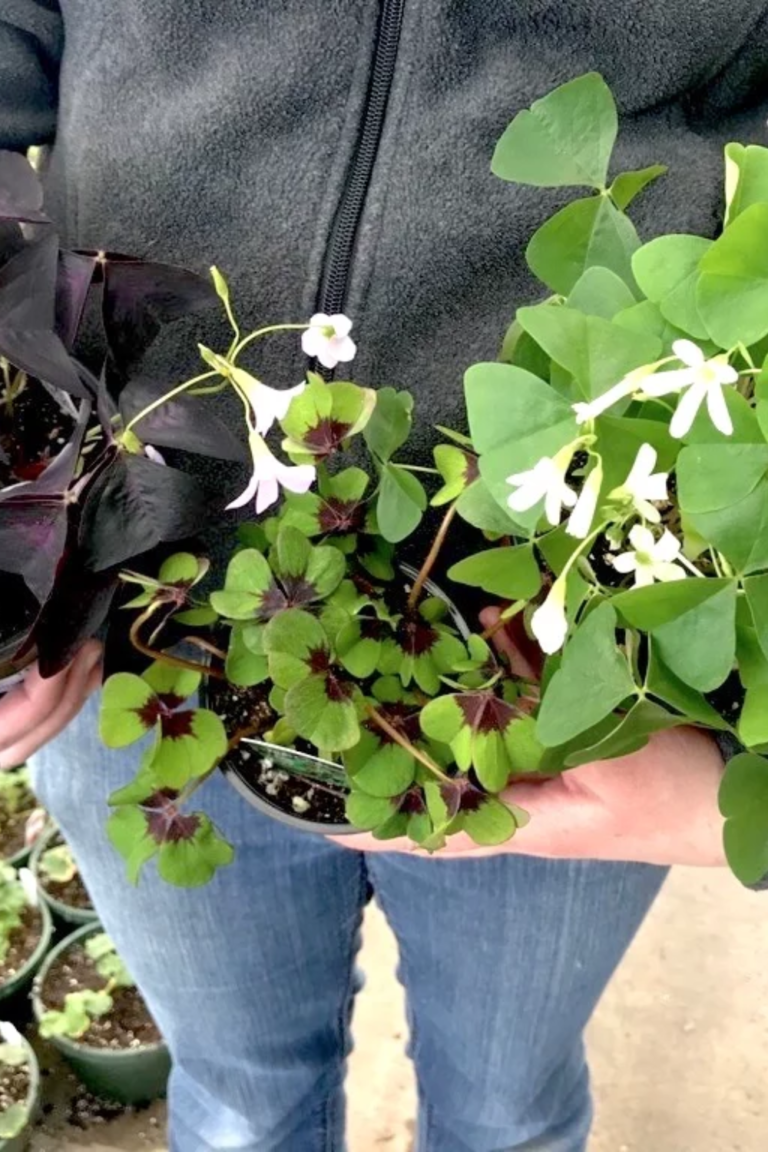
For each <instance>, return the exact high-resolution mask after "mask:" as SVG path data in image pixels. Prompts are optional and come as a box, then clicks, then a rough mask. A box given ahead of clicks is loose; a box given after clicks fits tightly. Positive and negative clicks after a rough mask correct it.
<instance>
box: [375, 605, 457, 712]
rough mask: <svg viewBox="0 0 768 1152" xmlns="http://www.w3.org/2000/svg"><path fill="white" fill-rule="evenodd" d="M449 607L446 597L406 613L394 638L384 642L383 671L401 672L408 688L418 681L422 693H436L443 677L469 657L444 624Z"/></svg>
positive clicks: (397, 673) (381, 667)
mask: <svg viewBox="0 0 768 1152" xmlns="http://www.w3.org/2000/svg"><path fill="white" fill-rule="evenodd" d="M446 611H447V608H446V606H445V604H444V603H443V601H442V600H438V599H437V598H436V597H430V598H428V599H427V600H423V601H422V602H421V604H420V605H419V607H418V609H417V610H416V611H415V612H406V614H405V615H404V616H403V617H402V619H401V620H400V622H399V623H398V625H397V628H396V629H395V633H394V636H393V638H392V639H391V640H385V641H384V642H383V645H382V655H381V659H380V661H379V671H380V672H381V673H382V675H384V676H387V675H397V676H399V677H400V679H401V681H402V683H403V684H404V685H405V686H406V687H407V686H408V685H409V684H411V683H412V682H415V683H416V684H417V685H418V686H419V688H421V690H422V692H426V693H427V695H429V696H435V695H436V694H437V693H438V692H439V691H440V677H441V676H444V675H446V674H447V673H450V672H454V671H455V670H456V668H457V666H458V665H460V664H461V663H462V662H463V661H465V660H466V659H467V650H466V648H465V647H464V645H463V644H462V642H461V640H459V638H458V637H457V636H455V635H454V634H453V631H452V630H451V629H450V628H449V627H447V626H446V625H445V624H442V623H440V621H441V618H442V617H443V616H444V615H445V613H446Z"/></svg>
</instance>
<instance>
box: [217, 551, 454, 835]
mask: <svg viewBox="0 0 768 1152" xmlns="http://www.w3.org/2000/svg"><path fill="white" fill-rule="evenodd" d="M399 567H400V571H401V572H402V574H403V576H405V577H406V579H407V580H408V581H412V580H415V579H416V577H417V576H418V571H417V570H416V569H415V568H412V567H411V566H410V565H409V564H401V565H400V566H399ZM404 591H405V592H409V591H410V583H408V584H406V585H405V588H404ZM424 591H425V592H426V593H427V595H429V596H434V597H436V598H437V599H439V600H442V601H443V603H444V604H445V605H446V606H447V608H448V615H449V616H450V618H451V620H452V622H453V625H454V627H455V628H456V631H457V632H458V633H459V635H460V636H461V638H462V639H463V640H466V639H467V638H468V637H469V635H470V633H471V629H470V627H469V625H468V624H467V622H466V620H465V619H464V617H463V616H462V615H461V613H460V612H459V610H458V608H457V607H456V605H455V604H454V603H453V601H452V600H451V599H450V598H449V597H448V596H447V595H446V593H445V592H443V590H442V588H440V587H439V586H438V585H437V584H435V583H434V582H433V581H432V580H426V581H425V582H424ZM244 746H247V753H248V755H247V759H246V757H245V756H244V755H243V751H242V749H243V747H244ZM238 749H239V750H241V751H240V755H239V756H238V755H237V752H238ZM238 749H236V750H235V752H234V753H232V754H230V755H229V756H226V757H225V758H224V760H222V762H221V765H220V769H221V772H222V773H223V775H224V777H225V779H226V780H227V781H228V782H229V783H230V784H231V785H232V787H233V788H235V789H236V790H237V791H238V792H239V793H240V795H241V796H243V797H244V798H245V799H246V800H247V801H248V803H249V804H251V805H252V806H253V807H254V808H256V809H258V811H259V812H263V813H264V814H265V815H266V816H270V817H271V818H272V819H273V820H277V821H278V822H279V823H281V824H285V825H287V826H288V827H289V828H295V829H297V830H298V831H300V832H319V833H321V834H322V835H325V836H350V835H353V834H354V833H357V832H359V831H360V829H359V828H355V827H354V825H352V824H349V823H347V822H346V821H344V820H342V821H340V822H339V823H334V822H331V821H328V822H326V821H318V820H312V819H307V818H306V817H304V816H302V815H300V814H299V813H298V812H297V813H296V814H295V815H294V814H293V813H291V812H286V811H285V809H284V808H282V807H280V806H279V805H278V804H274V803H271V802H270V799H269V796H268V795H265V789H264V787H263V785H262V787H258V784H260V783H261V778H262V777H263V776H264V774H265V773H271V772H273V771H274V772H276V773H279V772H280V771H281V769H283V767H284V766H286V767H287V768H288V769H289V772H288V775H289V776H291V775H293V776H300V775H301V766H302V764H306V765H307V769H308V773H307V775H308V777H309V778H310V779H311V778H312V776H313V775H315V774H316V773H317V772H318V770H320V771H323V770H325V771H327V772H336V773H338V770H339V765H338V764H333V763H330V762H329V761H328V760H324V759H322V758H321V757H319V756H313V755H311V754H310V753H308V752H300V751H298V750H297V749H293V748H282V747H279V746H278V745H276V744H268V743H266V742H265V741H263V740H253V739H248V738H246V739H243V740H242V741H241V742H240V745H238Z"/></svg>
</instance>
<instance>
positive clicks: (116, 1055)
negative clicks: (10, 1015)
mask: <svg viewBox="0 0 768 1152" xmlns="http://www.w3.org/2000/svg"><path fill="white" fill-rule="evenodd" d="M103 931H104V927H103V925H102V924H101V922H100V921H98V920H96V921H94V922H93V923H91V924H83V925H82V926H81V927H80V928H76V929H75V931H74V932H70V933H69V934H68V935H67V936H65V937H64V939H63V940H60V941H59V943H58V944H57V945H56V947H55V948H52V949H51V951H50V952H49V953H48V955H47V956H46V957H45V960H44V961H43V963H42V965H41V967H40V970H39V972H38V973H37V975H36V976H35V979H34V983H33V985H32V992H31V996H30V999H31V1001H32V1010H33V1012H34V1014H35V1022H36V1023H37V1024H39V1023H40V1018H41V1016H42V1015H43V1013H44V1012H45V1011H46V1006H45V1004H44V1003H43V999H42V995H41V993H42V989H43V984H44V983H45V977H46V976H47V975H48V973H49V972H50V970H51V967H52V966H53V964H54V962H55V961H56V960H58V958H59V957H60V956H61V955H63V953H64V952H66V951H68V949H69V948H71V947H72V946H73V945H74V944H79V943H80V941H81V940H82V939H85V937H86V936H93V935H94V934H95V933H96V932H103ZM50 1040H51V1043H52V1044H53V1045H54V1047H56V1048H59V1049H60V1050H61V1051H62V1052H69V1053H71V1054H73V1055H75V1056H79V1055H80V1054H81V1053H86V1054H87V1055H96V1056H98V1057H100V1058H103V1059H104V1060H111V1061H113V1062H114V1063H120V1062H121V1061H122V1060H129V1059H135V1057H136V1056H137V1054H138V1053H139V1052H151V1053H153V1054H155V1053H158V1052H163V1051H167V1050H168V1045H167V1044H166V1043H165V1041H164V1040H159V1041H158V1042H157V1043H154V1044H140V1045H139V1046H138V1047H137V1048H97V1047H95V1046H94V1045H93V1044H83V1043H82V1042H81V1041H80V1040H73V1039H72V1037H71V1036H51V1038H50Z"/></svg>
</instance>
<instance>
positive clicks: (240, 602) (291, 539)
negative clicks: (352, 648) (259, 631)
mask: <svg viewBox="0 0 768 1152" xmlns="http://www.w3.org/2000/svg"><path fill="white" fill-rule="evenodd" d="M344 571H345V561H344V557H343V555H342V554H341V552H339V550H338V548H334V547H332V546H331V545H323V544H320V545H317V546H313V545H312V544H310V542H309V541H308V540H307V538H306V536H304V534H303V533H302V532H301V531H299V529H298V528H295V527H292V526H291V525H285V526H284V527H281V529H280V531H279V532H278V534H277V540H276V541H275V546H274V548H273V549H272V551H271V552H270V557H269V560H267V558H266V556H263V555H262V554H261V553H260V552H257V551H256V550H255V549H254V548H244V549H243V551H242V552H238V553H236V554H235V556H233V558H232V559H231V560H230V562H229V567H228V568H227V575H226V579H225V582H224V588H223V590H222V591H219V592H213V593H212V594H211V604H212V606H213V607H214V608H215V609H216V611H217V612H219V613H220V614H221V615H222V616H224V617H226V618H227V619H229V620H257V621H261V622H265V621H267V620H271V619H272V617H273V616H276V615H277V614H278V613H280V612H284V611H285V610H286V609H287V608H297V607H303V606H306V605H309V604H314V603H317V602H319V601H321V600H325V599H326V597H328V596H330V595H331V593H332V592H333V591H334V589H336V588H337V587H338V586H339V584H340V583H341V580H342V578H343V576H344Z"/></svg>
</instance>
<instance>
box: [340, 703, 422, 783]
mask: <svg viewBox="0 0 768 1152" xmlns="http://www.w3.org/2000/svg"><path fill="white" fill-rule="evenodd" d="M377 709H378V711H379V712H380V713H381V715H383V716H384V718H385V719H386V720H387V721H388V722H389V723H390V724H391V725H392V727H393V728H395V729H396V730H397V731H398V732H400V733H401V734H402V735H403V736H404V737H405V739H406V740H408V742H409V743H411V744H414V743H416V742H417V741H418V739H419V737H420V731H419V710H418V708H414V707H413V706H412V705H408V704H405V703H399V702H395V703H391V704H385V705H380V704H377ZM344 767H345V768H346V770H347V772H348V773H349V775H350V777H351V778H352V781H353V783H354V786H355V787H356V788H359V789H360V790H361V791H363V792H365V793H367V794H368V795H369V796H377V797H389V796H401V795H402V794H403V793H404V792H406V791H407V789H408V788H410V786H411V785H412V784H413V781H414V779H415V776H416V761H415V760H414V758H413V756H412V755H411V754H410V752H408V750H407V749H406V748H403V747H402V746H401V745H400V744H397V743H396V742H395V741H394V740H393V739H392V737H391V736H389V735H388V734H387V733H386V732H382V730H381V729H380V728H378V727H376V726H375V725H374V723H373V721H367V722H366V723H365V724H364V725H363V727H362V728H361V730H360V740H359V742H358V743H357V744H356V745H355V747H354V748H351V749H349V751H348V752H347V753H346V755H345V756H344Z"/></svg>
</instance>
